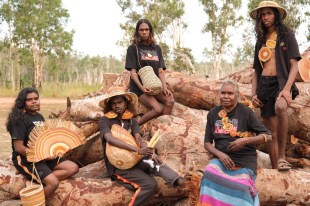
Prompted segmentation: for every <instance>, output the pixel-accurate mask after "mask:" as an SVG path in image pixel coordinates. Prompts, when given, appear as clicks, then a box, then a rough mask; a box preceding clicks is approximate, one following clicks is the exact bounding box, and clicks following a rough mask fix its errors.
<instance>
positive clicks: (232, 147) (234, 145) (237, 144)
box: [227, 138, 246, 152]
mask: <svg viewBox="0 0 310 206" xmlns="http://www.w3.org/2000/svg"><path fill="white" fill-rule="evenodd" d="M244 145H246V139H245V138H239V139H236V140H235V141H233V142H230V143H229V145H228V147H227V149H228V150H229V151H233V152H234V151H238V150H240V149H242V147H244Z"/></svg>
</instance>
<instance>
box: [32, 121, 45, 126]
mask: <svg viewBox="0 0 310 206" xmlns="http://www.w3.org/2000/svg"><path fill="white" fill-rule="evenodd" d="M32 123H33V124H34V125H35V126H44V122H43V121H33V122H32Z"/></svg>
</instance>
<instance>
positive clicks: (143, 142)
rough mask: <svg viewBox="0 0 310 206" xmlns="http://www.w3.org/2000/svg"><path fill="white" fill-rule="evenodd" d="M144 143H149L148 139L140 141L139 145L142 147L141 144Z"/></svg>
mask: <svg viewBox="0 0 310 206" xmlns="http://www.w3.org/2000/svg"><path fill="white" fill-rule="evenodd" d="M142 143H146V144H147V142H146V141H144V140H142V141H141V142H139V147H141V144H142Z"/></svg>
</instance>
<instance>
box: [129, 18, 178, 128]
mask: <svg viewBox="0 0 310 206" xmlns="http://www.w3.org/2000/svg"><path fill="white" fill-rule="evenodd" d="M144 66H151V67H153V69H154V72H155V74H156V75H157V76H158V77H159V79H160V81H161V82H162V87H163V90H162V92H159V93H158V94H156V95H152V90H151V89H150V88H147V87H145V86H143V84H142V82H141V79H140V77H139V76H138V74H137V72H139V70H140V69H141V68H142V67H144ZM125 68H126V69H127V70H129V71H130V77H131V78H130V91H131V92H133V93H135V94H136V95H137V96H138V98H139V102H141V103H142V104H143V105H145V106H146V107H148V108H150V111H148V112H147V113H145V114H144V115H143V116H142V117H141V118H139V119H138V120H137V121H138V124H139V125H142V124H144V123H146V122H147V121H149V120H151V119H153V118H155V117H158V116H160V115H165V114H167V115H169V114H171V111H172V107H173V105H174V99H173V95H172V93H171V91H170V90H169V89H168V88H167V84H166V80H165V74H164V70H165V69H166V66H165V62H164V59H163V55H162V51H161V48H160V46H159V45H157V44H156V41H155V37H154V29H153V26H152V25H151V23H150V22H149V21H148V20H147V19H140V20H139V21H138V22H137V25H136V29H135V33H134V38H133V41H132V44H131V45H130V46H129V47H128V49H127V54H126V65H125Z"/></svg>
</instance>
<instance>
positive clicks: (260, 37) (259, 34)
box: [255, 7, 291, 43]
mask: <svg viewBox="0 0 310 206" xmlns="http://www.w3.org/2000/svg"><path fill="white" fill-rule="evenodd" d="M270 8H271V9H272V11H273V13H274V16H275V22H274V24H275V30H276V32H277V34H278V38H279V37H281V36H283V35H284V33H286V32H287V31H289V30H291V29H290V28H289V27H287V26H286V25H285V24H284V23H283V20H282V18H281V15H280V12H279V10H278V9H276V8H273V7H270ZM261 11H262V9H259V10H258V12H257V15H256V22H255V36H256V39H257V41H259V42H261V43H265V42H266V40H267V37H266V36H267V35H266V34H267V32H268V30H267V28H266V27H265V26H264V24H263V22H262V19H261Z"/></svg>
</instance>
